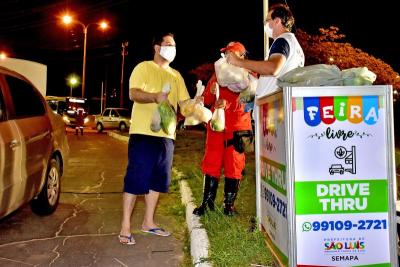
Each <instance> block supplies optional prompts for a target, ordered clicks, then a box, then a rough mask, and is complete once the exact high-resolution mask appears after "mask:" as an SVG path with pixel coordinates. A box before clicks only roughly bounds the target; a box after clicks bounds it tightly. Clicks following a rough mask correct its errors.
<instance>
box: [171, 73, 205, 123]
mask: <svg viewBox="0 0 400 267" xmlns="http://www.w3.org/2000/svg"><path fill="white" fill-rule="evenodd" d="M196 88H197V91H196V96H195V97H197V96H201V95H202V94H203V92H204V85H203V84H202V82H201V80H198V81H197V84H196ZM179 106H180V108H181V113H182V115H183V116H185V117H186V118H185V122H184V125H185V126H188V125H197V124H200V123H202V122H205V123H207V122H208V121H209V120H210V119H211V117H212V112H211V110H209V109H208V108H206V107H204V104H203V103H200V102H197V101H196V100H195V99H189V100H186V101H182V102H180V103H179Z"/></svg>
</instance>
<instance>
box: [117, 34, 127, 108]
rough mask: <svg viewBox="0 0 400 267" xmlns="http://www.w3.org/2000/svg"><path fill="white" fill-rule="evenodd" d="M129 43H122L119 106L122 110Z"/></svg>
mask: <svg viewBox="0 0 400 267" xmlns="http://www.w3.org/2000/svg"><path fill="white" fill-rule="evenodd" d="M128 45H129V42H128V41H126V42H123V43H122V52H121V55H122V66H121V90H120V92H119V93H120V95H119V106H120V107H121V108H122V107H123V106H124V65H125V56H126V55H128V51H126V49H127V47H128Z"/></svg>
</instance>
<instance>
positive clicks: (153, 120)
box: [150, 108, 161, 133]
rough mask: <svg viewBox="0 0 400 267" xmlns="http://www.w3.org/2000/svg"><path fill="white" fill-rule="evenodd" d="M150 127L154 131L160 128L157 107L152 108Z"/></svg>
mask: <svg viewBox="0 0 400 267" xmlns="http://www.w3.org/2000/svg"><path fill="white" fill-rule="evenodd" d="M150 129H151V130H152V131H153V132H155V133H157V132H159V131H160V130H161V116H160V112H158V108H156V109H155V110H154V112H153V115H152V117H151V124H150Z"/></svg>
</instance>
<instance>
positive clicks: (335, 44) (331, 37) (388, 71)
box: [296, 26, 400, 90]
mask: <svg viewBox="0 0 400 267" xmlns="http://www.w3.org/2000/svg"><path fill="white" fill-rule="evenodd" d="M319 32H320V33H319V34H318V35H309V34H308V33H306V32H305V31H302V30H300V29H298V30H297V33H296V36H297V39H298V40H299V43H300V45H301V46H302V48H303V51H304V54H305V57H306V65H313V64H334V65H336V66H337V67H338V68H340V69H342V70H343V69H348V68H355V67H367V68H368V69H369V70H370V71H372V72H374V73H375V74H376V75H377V78H376V80H375V82H374V84H391V85H393V87H394V88H395V89H397V90H399V89H400V78H399V73H397V72H395V71H394V70H393V68H392V67H391V66H389V65H388V64H386V63H385V62H383V61H382V60H381V59H378V58H375V57H373V56H371V55H369V54H368V53H366V52H363V51H362V50H361V49H358V48H354V47H353V46H352V45H351V44H349V43H343V42H339V41H340V40H341V39H343V38H344V37H345V35H344V34H340V33H339V28H337V27H334V26H331V27H329V29H324V28H320V29H319Z"/></svg>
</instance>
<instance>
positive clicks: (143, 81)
mask: <svg viewBox="0 0 400 267" xmlns="http://www.w3.org/2000/svg"><path fill="white" fill-rule="evenodd" d="M167 83H169V84H170V86H171V91H170V93H169V95H168V100H169V102H170V103H171V105H172V106H173V108H174V109H175V111H176V110H177V107H178V101H181V100H186V99H189V98H190V96H189V93H188V91H187V89H186V85H185V82H184V80H183V78H182V76H181V75H180V73H179V72H178V71H177V70H174V69H173V68H171V67H168V68H166V69H164V68H161V67H160V66H158V65H157V64H156V63H155V62H154V61H144V62H141V63H139V64H138V65H137V66H136V67H135V68H134V69H133V71H132V74H131V77H130V78H129V88H136V89H141V90H143V91H145V92H147V93H157V92H160V91H161V89H162V88H163V86H164V85H165V84H167ZM156 108H157V104H156V103H146V104H143V103H137V102H134V103H133V107H132V122H131V127H130V129H129V133H130V134H144V135H151V136H160V137H167V138H171V139H175V133H174V134H172V135H168V134H166V133H165V132H164V131H163V130H162V129H161V130H160V131H159V132H157V133H155V132H153V131H152V130H151V129H150V124H151V118H152V115H153V112H154V110H155V109H156Z"/></svg>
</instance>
